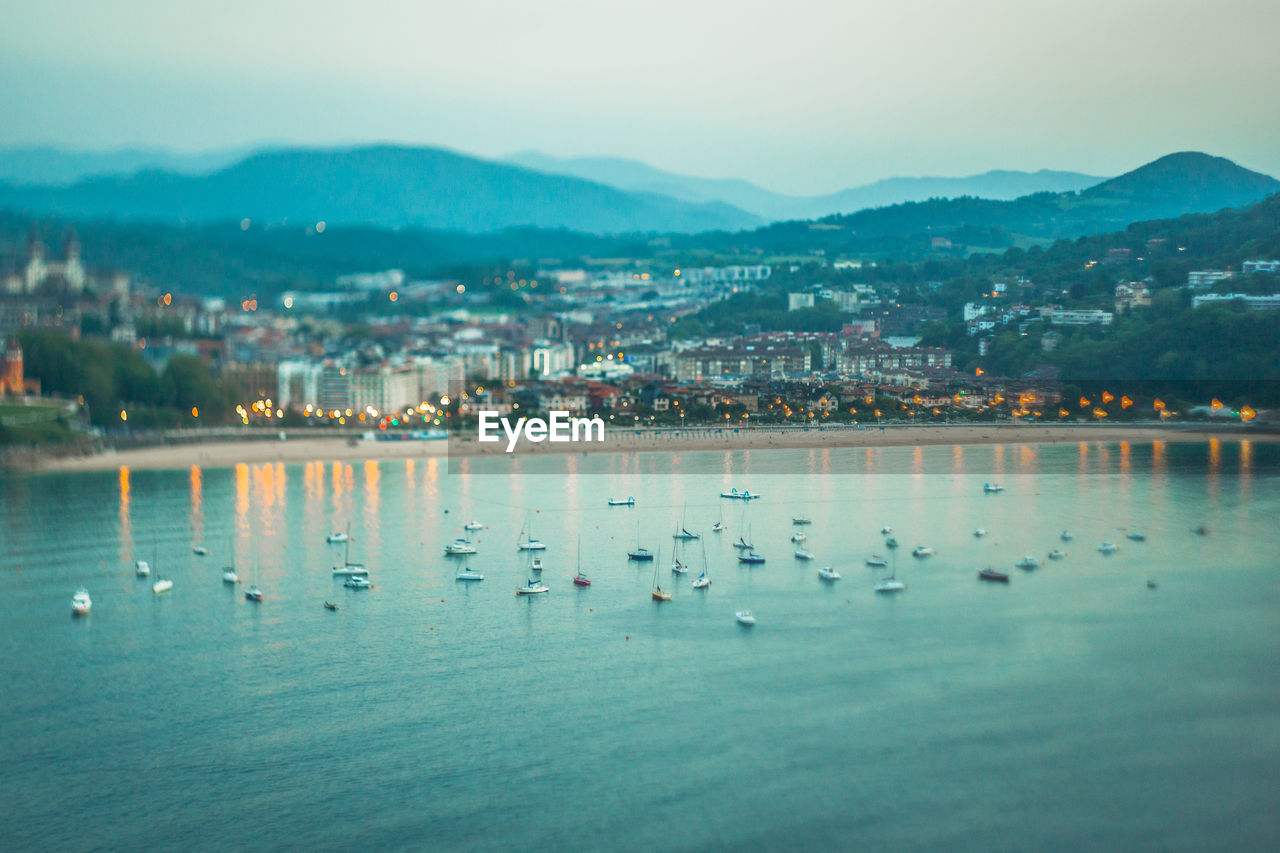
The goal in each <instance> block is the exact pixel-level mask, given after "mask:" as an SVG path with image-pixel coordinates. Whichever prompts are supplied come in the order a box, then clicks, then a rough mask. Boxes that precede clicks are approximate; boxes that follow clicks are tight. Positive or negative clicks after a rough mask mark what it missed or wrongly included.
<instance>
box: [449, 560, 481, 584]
mask: <svg viewBox="0 0 1280 853" xmlns="http://www.w3.org/2000/svg"><path fill="white" fill-rule="evenodd" d="M453 579H454V580H484V575H483V574H480V573H479V571H475V570H474V569H471V566H470V565H468V562H467V561H465V560H463V561H462V567H461V569H458V574H456V575H454V576H453Z"/></svg>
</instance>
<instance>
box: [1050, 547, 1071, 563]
mask: <svg viewBox="0 0 1280 853" xmlns="http://www.w3.org/2000/svg"><path fill="white" fill-rule="evenodd" d="M1066 556H1067V552H1066V551H1063V550H1062V549H1060V548H1054V549H1053V550H1052V551H1050V552H1049V559H1050V560H1061V559H1063V558H1064V557H1066Z"/></svg>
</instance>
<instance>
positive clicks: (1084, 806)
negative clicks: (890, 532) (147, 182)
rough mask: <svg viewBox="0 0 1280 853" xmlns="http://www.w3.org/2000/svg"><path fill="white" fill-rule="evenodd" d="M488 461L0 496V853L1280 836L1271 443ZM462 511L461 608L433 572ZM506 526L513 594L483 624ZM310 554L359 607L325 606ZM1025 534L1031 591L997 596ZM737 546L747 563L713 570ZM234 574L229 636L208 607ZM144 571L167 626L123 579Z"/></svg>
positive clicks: (17, 486)
mask: <svg viewBox="0 0 1280 853" xmlns="http://www.w3.org/2000/svg"><path fill="white" fill-rule="evenodd" d="M510 464H511V462H510V460H482V461H476V462H474V463H472V465H470V466H468V467H470V468H471V472H470V473H456V472H455V473H445V465H444V464H443V463H437V462H429V461H418V462H416V463H415V462H390V463H388V462H383V463H373V462H370V463H367V464H354V465H349V464H332V463H320V462H317V463H314V464H311V465H304V466H292V467H286V466H273V465H268V466H241V467H239V468H235V469H220V470H204V471H201V470H198V469H193V470H191V471H180V472H133V473H130V472H113V473H109V474H94V475H40V476H9V477H7V478H2V479H0V543H3V548H2V549H0V568H2V572H0V578H2V581H0V582H2V583H3V589H2V590H0V593H2V595H0V602H3V603H2V604H0V613H2V614H3V615H2V618H0V652H2V653H3V664H2V665H0V666H2V667H3V669H2V674H3V683H4V685H5V688H4V699H3V702H2V703H0V731H2V732H3V738H2V739H0V794H3V797H4V800H5V802H6V804H7V808H6V809H5V811H4V817H2V818H0V849H6V850H18V849H32V848H42V849H61V850H74V849H90V848H117V849H139V848H149V847H160V848H184V849H187V848H199V849H212V850H222V849H229V848H233V847H271V848H282V847H304V846H305V847H324V848H350V847H354V846H356V845H364V846H368V847H377V848H405V849H454V848H482V849H483V848H488V849H496V848H510V847H513V846H514V847H519V848H526V847H533V848H545V849H564V848H583V847H587V848H592V847H594V848H610V849H613V848H628V849H651V848H656V847H661V848H680V849H696V848H705V847H710V846H716V847H723V846H730V845H733V846H742V847H747V848H765V847H769V848H787V849H789V848H821V847H834V846H837V845H838V846H841V847H849V846H851V845H855V844H856V845H859V846H861V847H863V848H864V849H906V848H919V847H946V848H949V849H973V850H989V849H993V848H1005V849H1009V848H1027V847H1039V848H1063V849H1066V848H1070V849H1079V848H1082V847H1084V848H1097V847H1107V848H1115V847H1124V848H1158V849H1171V848H1183V849H1195V848H1204V847H1215V848H1223V849H1240V848H1256V849H1276V848H1277V847H1278V846H1280V817H1278V816H1277V815H1278V814H1280V811H1278V807H1280V794H1278V793H1277V790H1278V789H1277V786H1276V783H1277V781H1278V780H1280V671H1278V668H1277V664H1278V663H1280V660H1278V657H1277V649H1280V618H1278V617H1280V581H1278V577H1280V575H1278V574H1277V557H1278V556H1280V544H1278V543H1280V538H1277V534H1276V524H1277V518H1280V477H1278V476H1277V475H1280V453H1278V452H1277V448H1276V447H1275V446H1267V445H1250V444H1247V443H1246V444H1243V445H1241V444H1236V443H1223V444H1221V445H1218V444H1212V445H1167V446H1166V445H1160V444H1157V445H1155V446H1152V445H1134V446H1132V447H1129V446H1125V445H1119V444H1111V445H1108V444H1093V445H1081V446H1059V447H1040V448H1037V447H1026V446H1019V445H1007V446H1003V447H987V448H965V449H963V450H961V449H958V448H949V447H939V448H930V449H927V450H923V451H920V450H913V449H901V450H880V451H870V452H868V451H865V450H825V451H824V450H815V451H810V450H797V451H776V450H775V451H765V452H753V453H712V452H707V453H687V454H681V455H680V456H678V457H675V458H672V457H669V456H661V455H658V454H641V455H638V456H590V457H574V456H562V457H547V458H538V459H524V460H521V461H519V462H518V463H517V464H519V465H521V466H522V468H521V470H520V472H519V473H514V469H511V468H510V467H509V466H510ZM992 471H996V472H998V473H997V474H995V475H994V476H995V477H996V478H997V479H999V480H1000V481H1001V482H1003V483H1004V484H1005V486H1006V487H1007V491H1006V492H1005V493H1004V494H1002V495H997V496H984V495H983V494H982V493H981V484H982V482H983V481H984V480H988V479H992V477H993V474H992ZM729 486H738V487H739V488H744V487H745V488H750V489H751V490H753V491H759V492H762V493H763V494H764V498H763V499H762V500H759V501H755V502H753V503H751V504H750V506H749V507H745V508H744V507H743V505H742V504H741V503H739V502H736V501H721V500H719V499H718V498H717V497H716V495H717V494H718V492H719V491H720V490H721V489H722V488H728V487H729ZM625 495H634V496H635V497H636V499H637V501H638V503H639V506H638V507H637V508H635V509H609V508H606V507H605V500H606V498H608V497H609V496H625ZM722 513H723V519H724V521H725V522H726V524H728V526H729V530H728V532H726V533H723V534H718V535H717V534H712V533H710V532H708V531H709V528H710V526H711V524H712V522H713V521H715V520H716V519H717V518H721V517H722ZM797 514H807V515H811V516H812V517H813V522H814V523H813V525H812V526H811V527H809V528H806V532H807V533H808V535H809V541H808V542H807V543H805V546H806V547H808V548H809V549H810V550H812V551H814V552H815V553H816V555H817V558H818V559H817V560H816V561H815V562H812V563H802V562H799V561H796V560H795V559H794V558H793V557H792V550H793V548H794V547H795V546H793V545H791V543H790V542H789V541H788V538H789V536H790V535H791V533H792V531H793V527H792V525H791V517H792V515H797ZM682 517H683V518H684V521H685V524H686V526H688V527H689V528H691V529H694V530H700V531H703V532H704V533H705V542H706V553H707V560H708V563H709V566H710V574H711V577H712V579H713V586H712V587H711V589H710V590H706V591H695V590H693V589H692V588H691V586H690V583H689V581H690V579H692V577H694V576H695V575H696V573H697V571H698V570H700V568H701V562H702V557H701V553H702V552H701V548H700V546H699V543H696V542H695V543H692V544H691V545H688V546H685V548H684V555H685V558H686V561H687V562H690V563H691V565H692V566H693V568H694V572H693V573H692V574H690V575H689V576H688V577H687V578H683V579H676V578H673V576H672V575H671V573H670V571H669V568H668V567H669V563H670V555H671V552H672V547H673V542H672V539H671V533H672V530H673V528H674V527H675V525H676V524H677V523H678V522H679V521H680V520H681V518H682ZM473 518H475V519H479V520H481V521H483V522H485V523H486V524H487V525H488V528H487V529H485V530H483V531H480V532H479V533H478V534H476V538H477V539H478V541H479V548H480V554H479V555H478V556H477V557H475V558H473V559H472V560H471V566H472V567H473V568H475V569H478V570H481V571H483V572H484V573H485V575H486V580H485V581H484V582H483V583H478V584H470V585H467V584H462V583H458V582H456V581H455V580H454V579H453V574H454V571H455V568H456V564H455V563H454V562H452V561H450V560H449V559H447V558H444V557H442V556H441V547H442V545H443V544H444V543H445V542H448V541H451V540H452V539H454V538H455V537H457V536H459V535H462V530H461V525H462V524H464V523H465V522H467V521H468V520H470V519H473ZM526 518H528V519H530V520H531V524H532V531H533V534H534V535H535V536H537V537H538V538H541V539H543V540H544V541H546V542H547V543H548V544H549V546H550V547H549V549H548V550H547V551H546V552H544V554H543V555H542V557H543V560H544V562H545V564H546V569H545V571H544V572H543V578H544V579H545V581H546V583H547V584H548V585H549V586H550V587H551V592H550V593H549V594H548V595H545V596H536V597H523V598H517V597H515V596H514V595H513V591H514V589H515V587H516V586H517V585H519V584H520V583H522V581H523V580H524V579H525V578H526V577H527V574H526V569H525V566H524V559H523V556H521V555H518V554H517V552H516V548H515V545H516V539H517V536H518V534H519V532H520V529H521V526H522V522H523V521H524V520H525V519H526ZM348 522H349V523H350V524H351V529H352V535H353V537H354V539H355V542H354V545H353V548H352V558H353V559H360V560H362V561H364V562H365V563H367V564H368V566H369V567H370V569H371V572H372V580H373V582H374V584H375V588H374V589H372V590H370V591H365V592H355V591H351V590H347V589H344V588H343V587H342V585H341V581H340V580H337V581H335V580H333V579H332V577H331V575H330V566H332V565H333V563H334V561H335V560H340V559H341V551H340V550H338V549H337V548H335V547H334V546H329V545H327V544H326V543H325V535H326V533H328V532H329V531H330V530H340V529H343V528H344V527H345V526H346V525H347V523H348ZM637 522H639V538H640V540H641V544H644V545H646V546H648V547H649V548H651V549H656V548H659V547H661V550H662V553H661V556H660V561H659V564H658V569H659V577H660V578H661V580H662V583H663V586H664V587H669V588H671V589H673V590H674V593H675V600H674V601H673V602H671V603H669V604H662V605H657V604H655V603H653V602H652V601H651V600H650V599H649V595H648V591H649V587H650V585H651V583H652V580H653V567H652V565H651V564H650V565H642V564H628V563H627V561H626V558H625V552H626V550H627V549H628V548H629V547H632V546H634V545H635V543H636V540H637ZM1200 523H1204V524H1205V525H1207V526H1208V527H1209V529H1210V533H1209V535H1208V536H1205V537H1200V536H1196V535H1193V534H1192V533H1191V532H1190V528H1192V527H1193V526H1195V525H1197V524H1200ZM886 524H887V525H892V526H893V528H894V531H895V534H896V535H897V537H898V538H899V539H900V540H901V542H902V545H903V548H902V549H901V550H900V551H899V552H898V555H897V574H898V577H899V578H900V579H902V580H904V581H906V582H907V583H908V584H909V589H908V591H907V592H906V593H905V594H903V595H901V596H899V597H897V598H889V599H886V598H883V597H877V596H875V595H874V594H873V593H872V591H871V586H872V584H873V582H874V579H875V577H876V576H877V573H876V572H874V571H872V570H869V569H867V568H865V567H864V566H863V560H864V559H865V557H866V556H867V555H868V554H870V553H871V552H873V551H877V552H881V553H883V552H884V548H883V545H882V537H881V536H880V535H879V530H880V528H881V526H882V525H886ZM979 526H981V527H985V528H987V529H988V530H989V531H990V535H989V536H988V537H987V538H985V539H982V540H976V539H974V537H973V536H972V531H973V529H974V528H975V527H979ZM1063 528H1070V529H1072V530H1073V531H1074V532H1075V534H1076V538H1075V541H1074V542H1072V543H1070V544H1069V545H1065V546H1063V547H1065V548H1066V549H1067V550H1068V551H1069V556H1068V558H1067V559H1066V560H1064V561H1062V562H1059V563H1048V562H1046V565H1045V566H1044V567H1043V568H1041V569H1040V570H1038V571H1036V572H1032V573H1025V572H1022V571H1019V570H1017V569H1015V568H1013V563H1014V561H1015V560H1017V559H1018V558H1019V557H1021V556H1022V555H1023V554H1027V553H1031V554H1035V555H1037V556H1039V557H1041V558H1042V559H1043V558H1044V556H1045V554H1046V553H1047V552H1048V551H1049V549H1051V548H1053V547H1056V546H1059V545H1061V544H1062V543H1060V542H1059V540H1058V532H1059V531H1060V530H1062V529H1063ZM1126 529H1141V530H1142V531H1144V532H1145V533H1146V534H1147V535H1148V537H1149V538H1148V541H1147V542H1145V543H1136V542H1130V541H1128V540H1127V539H1125V538H1124V534H1125V530H1126ZM747 530H749V532H750V537H751V538H752V539H753V540H754V542H755V544H756V546H757V549H758V550H759V552H760V553H762V554H763V555H765V556H766V557H767V558H768V563H767V564H766V565H764V566H761V567H757V568H746V567H740V566H739V565H738V564H737V562H736V559H735V552H734V551H733V549H732V547H731V543H732V541H733V540H734V539H736V537H738V536H739V535H742V534H743V533H744V532H746V531H747ZM579 536H580V537H581V541H582V554H583V558H582V562H583V570H584V571H585V572H586V573H587V574H589V575H590V576H591V577H592V579H593V580H594V581H595V584H594V586H592V587H591V588H589V589H577V588H575V587H574V586H572V584H571V583H570V579H571V577H572V575H573V573H574V570H575V567H576V566H575V550H576V543H577V541H578V537H579ZM1106 539H1109V540H1113V541H1116V542H1118V543H1120V552H1119V553H1118V554H1116V555H1114V556H1112V557H1104V556H1102V555H1100V554H1098V553H1097V551H1096V550H1095V546H1096V545H1097V543H1098V542H1100V541H1102V540H1106ZM194 544H203V545H205V546H207V547H208V548H209V549H210V551H211V554H210V556H208V557H204V558H201V557H197V556H194V555H193V554H192V551H191V548H192V546H193V545H194ZM916 544H925V545H932V546H933V547H935V548H936V549H937V550H938V556H936V557H933V558H931V559H928V560H916V559H913V558H912V557H911V556H910V555H909V550H910V548H911V547H912V546H913V545H916ZM232 548H234V551H235V559H236V565H237V567H238V569H239V571H240V573H241V575H242V576H244V577H245V578H246V579H249V578H251V577H253V576H254V574H255V572H256V577H257V580H258V582H259V584H260V586H261V587H262V589H263V591H264V593H265V594H266V601H265V602H263V603H262V604H260V605H254V604H251V603H249V602H246V601H245V600H244V598H243V595H242V590H241V589H234V590H233V589H231V588H228V587H224V585H223V584H222V583H221V580H220V578H221V571H222V566H223V565H224V564H225V563H226V562H227V558H228V556H229V551H230V550H231V549H232ZM153 552H154V553H155V555H156V557H155V562H156V563H157V564H158V570H159V572H160V573H161V574H166V575H169V576H172V577H173V578H174V580H175V588H174V590H173V591H172V592H171V593H169V594H167V595H164V596H154V595H153V594H152V593H151V590H150V583H149V582H148V581H145V580H141V579H138V578H135V577H134V574H133V571H132V562H133V560H135V559H138V558H142V559H152V556H153ZM824 563H831V564H834V565H836V566H837V567H838V568H839V569H840V570H841V571H842V572H843V575H844V579H843V580H841V581H839V582H837V583H835V584H826V583H823V582H822V581H820V580H819V579H818V577H817V568H818V566H820V565H822V564H824ZM980 565H992V566H996V567H999V568H1002V569H1005V570H1007V571H1009V572H1010V573H1011V574H1012V575H1013V578H1012V582H1011V583H1010V584H1009V585H1008V586H1007V587H1003V586H998V585H991V584H983V583H980V582H979V581H978V580H977V579H976V577H975V573H974V569H975V567H977V566H980ZM1148 578H1151V579H1154V580H1156V581H1157V582H1158V585H1159V586H1158V589H1156V590H1150V589H1148V588H1147V586H1146V581H1147V579H1148ZM81 583H85V584H87V585H88V587H89V589H90V591H91V593H92V595H93V601H94V605H93V612H92V614H91V615H90V616H88V617H87V618H84V619H79V620H76V619H73V618H72V617H71V615H70V599H71V595H72V593H73V592H74V591H75V589H76V587H77V586H78V585H79V584H81ZM326 599H330V600H336V601H338V602H339V604H340V610H339V611H337V612H329V611H326V610H324V609H323V608H322V607H321V602H323V601H324V600H326ZM743 607H750V608H752V609H754V610H755V611H756V613H757V616H758V619H759V623H758V625H757V626H756V627H755V629H744V628H741V627H739V626H738V625H736V624H735V622H734V612H735V611H736V610H738V609H741V608H743Z"/></svg>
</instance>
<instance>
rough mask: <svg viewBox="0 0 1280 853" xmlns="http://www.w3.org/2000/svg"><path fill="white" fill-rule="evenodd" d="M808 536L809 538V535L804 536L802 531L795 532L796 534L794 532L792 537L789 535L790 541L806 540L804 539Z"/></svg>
mask: <svg viewBox="0 0 1280 853" xmlns="http://www.w3.org/2000/svg"><path fill="white" fill-rule="evenodd" d="M808 538H809V537H808V536H805V535H804V534H803V533H797V534H795V535H794V536H792V537H791V541H792V542H803V541H804V540H806V539H808Z"/></svg>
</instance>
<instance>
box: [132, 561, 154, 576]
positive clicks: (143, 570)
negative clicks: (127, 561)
mask: <svg viewBox="0 0 1280 853" xmlns="http://www.w3.org/2000/svg"><path fill="white" fill-rule="evenodd" d="M133 573H134V574H135V575H137V576H138V577H140V578H145V577H147V576H148V575H150V574H151V564H150V563H148V562H147V561H146V560H138V561H137V562H136V563H134V564H133Z"/></svg>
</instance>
